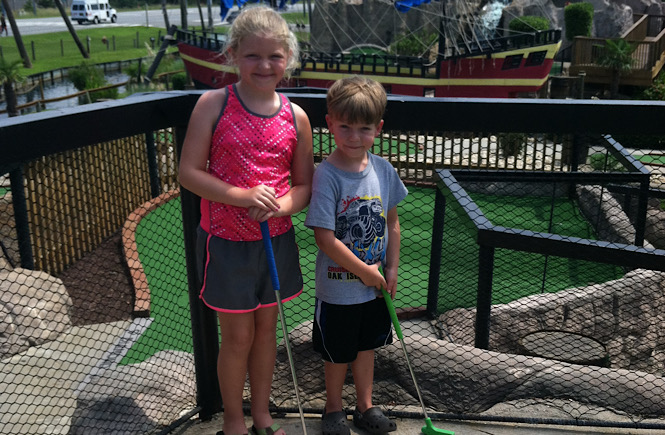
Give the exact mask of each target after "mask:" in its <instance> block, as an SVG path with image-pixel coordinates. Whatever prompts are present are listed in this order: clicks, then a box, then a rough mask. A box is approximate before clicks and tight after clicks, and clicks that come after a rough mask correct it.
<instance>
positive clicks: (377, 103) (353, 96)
mask: <svg viewBox="0 0 665 435" xmlns="http://www.w3.org/2000/svg"><path fill="white" fill-rule="evenodd" d="M326 103H327V106H328V115H330V116H331V117H332V118H334V119H338V120H343V121H345V122H349V123H352V124H354V123H363V124H373V125H378V124H379V122H381V119H382V118H383V114H384V112H385V111H386V105H387V103H388V97H387V95H386V91H385V89H383V86H382V85H381V84H380V83H379V82H377V81H375V80H372V79H369V78H366V77H361V76H351V77H345V78H343V79H339V80H337V81H336V82H335V83H333V85H332V86H331V87H330V89H328V94H327V96H326Z"/></svg>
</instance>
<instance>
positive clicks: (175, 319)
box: [122, 187, 621, 364]
mask: <svg viewBox="0 0 665 435" xmlns="http://www.w3.org/2000/svg"><path fill="white" fill-rule="evenodd" d="M474 200H475V201H477V203H478V205H479V206H480V208H481V209H482V210H483V211H484V212H485V213H486V216H487V217H488V218H489V219H490V220H491V221H492V222H494V223H495V224H497V225H505V226H513V227H517V225H522V224H523V226H522V228H528V229H532V230H534V231H546V230H547V228H548V226H549V210H550V207H551V200H550V198H515V197H494V196H488V195H475V196H474ZM507 204H508V205H509V206H508V207H507V206H506V205H507ZM433 207H434V191H433V190H432V189H425V188H414V187H410V188H409V196H408V197H407V199H406V200H405V202H404V203H403V205H400V209H399V212H400V222H401V227H402V249H401V263H400V291H399V293H398V297H397V299H396V301H395V306H396V307H420V306H423V305H425V304H426V298H427V284H428V282H427V280H428V274H429V258H430V255H429V253H430V251H429V249H430V243H431V229H432V228H431V226H432V215H433ZM569 208H571V209H572V208H574V205H573V204H572V203H571V202H569V201H566V200H561V201H558V202H557V204H556V206H555V210H556V213H555V222H556V223H557V227H558V228H557V233H558V234H566V235H571V236H572V235H577V236H578V237H588V236H589V234H590V233H589V231H590V229H589V227H588V225H587V224H586V222H585V221H584V220H583V219H582V218H581V217H580V216H579V214H577V213H575V212H574V211H572V212H571V210H569ZM557 214H558V216H559V218H558V219H557V218H556V215H557ZM304 216H305V212H302V213H299V214H298V215H296V216H294V225H295V226H296V236H297V242H298V246H299V248H300V257H301V258H300V263H301V269H302V273H303V276H304V281H305V288H304V292H303V295H301V296H300V297H299V298H297V299H295V300H293V301H290V302H288V303H286V304H285V306H284V308H285V315H286V319H287V324H288V328H289V329H292V328H294V327H295V326H297V325H298V324H300V323H302V322H305V321H309V320H311V318H312V314H313V299H314V285H313V283H314V265H315V259H316V246H315V243H314V237H313V232H312V231H311V230H309V229H306V228H304V226H303V224H302V222H303V220H304ZM575 216H577V218H576V217H575ZM518 218H519V219H521V220H519V221H518V220H516V219H518ZM559 221H561V222H559ZM563 221H565V222H563ZM568 221H573V222H568ZM510 223H512V225H507V224H510ZM559 224H561V225H559ZM465 225H466V224H465V223H464V222H463V221H462V220H459V221H456V218H455V216H454V215H453V213H451V214H448V213H447V215H446V228H448V229H451V231H448V230H447V231H446V232H445V235H444V237H445V240H444V246H445V248H444V252H443V258H444V260H443V262H442V269H441V276H442V278H441V282H442V283H449V284H450V285H448V284H444V285H442V286H440V290H439V310H441V311H444V310H447V309H451V308H455V307H458V306H463V307H472V306H475V291H476V287H477V273H478V271H477V255H476V252H477V245H476V243H475V239H474V236H473V234H472V232H470V231H468V230H466V229H465ZM136 241H137V245H138V250H139V255H140V258H141V262H142V264H143V267H144V269H145V272H146V275H147V277H148V284H149V287H150V292H151V313H150V315H151V317H152V318H153V319H154V320H153V322H152V324H151V325H150V327H149V328H148V329H147V330H146V331H145V333H144V334H143V335H142V336H141V337H140V338H139V340H138V341H137V342H136V343H135V344H134V346H133V347H132V348H131V349H130V351H129V352H128V353H127V355H126V356H125V358H124V359H123V361H122V363H123V364H131V363H137V362H141V361H144V360H146V359H147V358H149V357H150V356H152V355H153V354H155V353H156V352H158V351H160V350H165V349H173V350H181V351H185V352H192V348H191V346H192V345H191V325H190V311H189V296H188V291H187V274H186V266H185V252H184V244H183V241H182V220H181V209H180V200H179V199H174V200H172V201H169V202H168V203H167V204H165V205H163V206H161V207H159V208H158V209H157V210H155V211H153V212H151V213H150V214H149V215H148V216H146V217H145V218H144V219H143V220H141V222H140V224H139V226H138V228H137V233H136ZM545 261H547V263H546V264H545V263H544V262H545ZM545 267H547V271H548V273H547V278H546V290H545V291H548V292H555V291H560V290H563V289H565V288H570V287H574V286H578V285H582V284H586V283H589V282H603V281H606V280H610V279H615V278H618V277H619V276H621V272H620V270H619V269H618V268H615V267H612V266H607V265H598V264H595V263H588V262H580V261H574V260H568V259H563V258H559V259H556V258H549V259H547V260H545V259H543V258H542V257H540V256H534V255H532V254H526V253H520V252H512V251H504V252H497V254H496V270H495V276H494V300H493V303H505V302H510V301H512V300H515V299H518V298H520V297H523V296H526V295H530V294H535V293H540V291H541V284H542V277H543V271H544V269H545ZM277 330H278V335H280V336H281V329H280V328H279V327H278V328H277Z"/></svg>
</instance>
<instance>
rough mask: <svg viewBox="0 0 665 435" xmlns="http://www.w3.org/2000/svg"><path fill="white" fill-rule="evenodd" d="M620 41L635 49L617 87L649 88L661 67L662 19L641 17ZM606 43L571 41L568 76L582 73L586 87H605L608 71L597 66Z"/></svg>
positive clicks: (664, 55)
mask: <svg viewBox="0 0 665 435" xmlns="http://www.w3.org/2000/svg"><path fill="white" fill-rule="evenodd" d="M621 38H622V39H625V40H626V41H628V42H630V43H632V44H634V45H635V51H634V52H633V65H632V68H631V70H630V71H629V72H626V73H623V74H622V76H621V83H622V84H623V85H630V86H641V87H648V86H650V85H651V84H652V83H653V80H654V78H656V76H657V75H658V73H660V71H661V70H662V69H663V66H664V65H665V16H662V15H641V16H640V18H639V19H637V21H636V22H635V24H634V25H633V26H631V28H630V29H628V30H627V31H626V32H624V34H623V35H621ZM607 39H608V38H589V37H583V36H577V37H575V40H574V42H573V55H572V61H571V64H570V69H569V74H570V75H571V76H577V75H579V74H580V73H581V72H584V73H586V77H585V81H586V82H587V83H605V84H609V83H610V82H611V80H612V71H611V70H610V69H609V68H607V67H603V66H600V65H599V59H600V58H601V57H602V56H603V54H604V52H605V43H606V41H607ZM610 39H611V38H610Z"/></svg>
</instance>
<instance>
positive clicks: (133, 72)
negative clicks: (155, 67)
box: [122, 59, 151, 83]
mask: <svg viewBox="0 0 665 435" xmlns="http://www.w3.org/2000/svg"><path fill="white" fill-rule="evenodd" d="M150 62H151V61H149V60H147V59H143V60H142V61H141V62H132V63H130V64H129V65H128V66H127V67H125V69H124V70H123V71H122V72H124V73H125V74H127V75H128V76H129V81H130V82H133V83H140V82H141V81H142V80H143V77H145V75H146V73H147V72H148V67H149V66H150ZM139 68H140V71H139Z"/></svg>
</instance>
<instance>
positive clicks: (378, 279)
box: [360, 263, 388, 290]
mask: <svg viewBox="0 0 665 435" xmlns="http://www.w3.org/2000/svg"><path fill="white" fill-rule="evenodd" d="M380 266H381V263H376V264H368V265H367V267H366V268H364V271H363V274H362V276H361V277H360V280H361V281H362V282H363V284H365V285H366V286H368V287H374V288H376V289H377V290H381V289H382V288H385V289H387V288H388V284H387V283H386V280H385V278H383V275H381V272H380V271H379V267H380Z"/></svg>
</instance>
